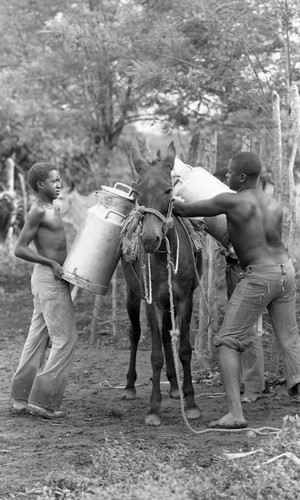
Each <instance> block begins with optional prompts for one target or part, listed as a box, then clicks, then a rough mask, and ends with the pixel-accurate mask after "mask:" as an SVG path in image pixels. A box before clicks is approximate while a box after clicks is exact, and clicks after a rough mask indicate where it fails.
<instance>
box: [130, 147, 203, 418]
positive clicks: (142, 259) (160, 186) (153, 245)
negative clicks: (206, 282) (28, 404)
mask: <svg viewBox="0 0 300 500" xmlns="http://www.w3.org/2000/svg"><path fill="white" fill-rule="evenodd" d="M175 154H176V152H175V148H174V144H173V142H172V143H171V144H170V145H169V147H168V150H167V155H166V157H165V158H161V157H160V156H159V157H158V158H157V159H156V160H154V161H153V162H148V161H146V160H144V159H143V158H142V157H141V156H140V153H139V152H138V151H134V153H133V158H132V160H133V165H134V167H135V169H136V171H137V173H138V176H139V177H138V179H137V182H136V184H135V185H134V187H133V196H134V198H135V200H136V208H135V209H134V210H133V211H132V212H131V214H130V215H129V217H128V219H127V220H126V221H125V222H124V228H123V239H122V247H123V256H122V265H123V271H124V276H125V279H126V282H127V285H128V287H127V288H128V295H127V311H128V315H129V319H130V322H131V326H130V331H129V337H130V349H131V353H130V363H129V369H128V373H127V385H126V388H125V390H124V393H123V397H124V399H134V398H135V394H136V390H135V381H136V378H137V374H136V366H135V363H136V354H137V348H138V343H139V339H140V334H141V326H140V318H139V314H140V305H141V300H142V299H143V298H146V314H147V319H148V324H149V328H150V330H151V336H152V354H151V363H152V384H153V385H152V394H151V399H150V411H149V413H148V414H147V415H146V418H145V423H146V425H154V426H157V425H160V423H161V418H160V415H159V411H160V404H161V399H162V397H161V391H160V375H161V370H162V367H163V363H164V355H165V360H166V373H167V377H168V380H169V382H170V391H169V394H170V396H171V397H178V395H179V389H178V383H177V377H176V370H175V364H174V358H173V352H172V338H173V337H172V338H171V335H172V336H173V334H174V335H175V338H176V335H177V333H178V335H179V359H180V361H181V364H182V367H183V395H184V397H185V402H186V416H187V417H188V418H198V417H199V415H200V411H199V408H198V406H197V405H196V403H195V400H194V389H193V384H192V377H191V356H192V349H191V345H190V322H191V316H192V308H193V292H194V290H195V288H196V287H197V285H198V277H197V273H198V271H199V269H200V265H201V262H200V261H201V253H197V254H196V253H195V252H194V248H193V246H192V244H191V240H190V237H189V234H188V231H187V230H186V227H185V226H184V224H183V222H182V221H181V220H180V219H179V218H177V217H175V216H172V178H171V171H172V169H173V166H174V160H175ZM135 235H136V236H135ZM121 236H122V235H121ZM134 239H135V240H136V243H135V245H133V246H135V247H138V248H139V251H138V252H137V255H136V256H134V257H133V256H132V252H131V249H130V250H129V252H128V255H127V253H126V248H125V244H124V241H125V242H127V243H128V246H129V247H130V242H131V240H134ZM129 256H130V257H129ZM198 257H200V258H198ZM173 306H174V308H173ZM172 312H174V313H173V314H172ZM174 316H175V317H176V320H177V324H178V332H177V329H175V330H174V321H173V319H174ZM163 349H164V355H163Z"/></svg>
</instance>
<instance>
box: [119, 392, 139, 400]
mask: <svg viewBox="0 0 300 500" xmlns="http://www.w3.org/2000/svg"><path fill="white" fill-rule="evenodd" d="M122 399H126V401H132V400H133V399H136V392H135V389H124V391H123V394H122Z"/></svg>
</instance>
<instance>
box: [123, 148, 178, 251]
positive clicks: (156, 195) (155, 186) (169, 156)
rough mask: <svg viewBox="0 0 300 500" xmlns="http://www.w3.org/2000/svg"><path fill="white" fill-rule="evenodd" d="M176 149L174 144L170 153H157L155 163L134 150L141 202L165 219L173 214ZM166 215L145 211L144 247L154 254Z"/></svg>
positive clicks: (135, 192)
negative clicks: (173, 172)
mask: <svg viewBox="0 0 300 500" xmlns="http://www.w3.org/2000/svg"><path fill="white" fill-rule="evenodd" d="M175 155H176V150H175V147H174V143H173V142H171V143H170V144H169V146H168V149H167V152H166V155H165V156H164V157H161V155H160V154H159V155H157V158H156V160H154V161H152V162H151V163H150V162H148V161H146V160H145V159H143V158H142V157H141V155H140V153H139V151H138V150H136V149H134V150H133V153H132V162H133V165H134V167H135V170H136V171H137V173H138V176H139V177H138V180H137V182H136V184H135V185H134V186H133V188H132V194H133V197H134V198H135V200H136V201H137V203H138V204H139V205H140V206H142V207H144V208H145V209H153V210H155V211H157V212H159V213H160V214H161V215H162V216H163V217H164V218H166V217H167V216H168V215H169V213H170V208H171V202H172V177H171V171H172V169H173V166H174V161H175ZM163 217H162V218H160V217H159V216H158V215H156V214H155V213H152V212H147V210H145V217H144V220H143V229H142V232H141V235H140V238H141V241H142V244H143V246H144V250H145V252H147V253H154V252H156V251H157V250H158V248H159V247H160V245H161V242H162V238H163V229H164V226H165V222H164V220H163Z"/></svg>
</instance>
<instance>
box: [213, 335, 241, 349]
mask: <svg viewBox="0 0 300 500" xmlns="http://www.w3.org/2000/svg"><path fill="white" fill-rule="evenodd" d="M214 344H215V347H220V346H221V345H225V346H226V347H230V349H234V350H235V351H238V352H244V351H245V349H246V347H247V346H245V345H244V344H243V343H242V342H240V341H239V340H237V339H235V338H232V337H227V338H226V337H217V336H216V337H215V338H214Z"/></svg>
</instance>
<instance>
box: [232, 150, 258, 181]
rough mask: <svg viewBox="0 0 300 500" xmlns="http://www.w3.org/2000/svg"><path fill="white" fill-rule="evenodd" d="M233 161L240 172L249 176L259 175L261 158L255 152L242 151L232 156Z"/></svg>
mask: <svg viewBox="0 0 300 500" xmlns="http://www.w3.org/2000/svg"><path fill="white" fill-rule="evenodd" d="M231 163H233V164H234V166H235V167H236V168H237V170H238V171H239V173H240V174H246V175H247V176H249V177H258V176H259V174H260V172H261V163H260V159H259V158H258V156H257V155H256V154H255V153H250V152H249V151H242V152H241V153H237V154H236V155H234V156H233V157H232V158H231Z"/></svg>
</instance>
